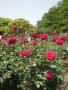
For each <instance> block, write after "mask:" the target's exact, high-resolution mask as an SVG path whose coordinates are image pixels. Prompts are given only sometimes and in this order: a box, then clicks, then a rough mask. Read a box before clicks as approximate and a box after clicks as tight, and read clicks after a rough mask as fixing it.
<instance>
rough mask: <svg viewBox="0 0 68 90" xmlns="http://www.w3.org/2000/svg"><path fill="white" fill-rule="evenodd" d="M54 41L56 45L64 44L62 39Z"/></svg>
mask: <svg viewBox="0 0 68 90" xmlns="http://www.w3.org/2000/svg"><path fill="white" fill-rule="evenodd" d="M56 43H57V44H58V45H63V44H64V41H63V40H57V41H56Z"/></svg>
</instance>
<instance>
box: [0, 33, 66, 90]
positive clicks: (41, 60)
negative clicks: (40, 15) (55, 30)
mask: <svg viewBox="0 0 68 90" xmlns="http://www.w3.org/2000/svg"><path fill="white" fill-rule="evenodd" d="M35 35H36V34H35V32H34V33H31V36H32V37H34V36H35ZM37 37H39V38H36V39H35V40H31V41H28V40H27V39H25V36H22V37H19V38H16V37H12V38H9V39H8V38H7V40H6V41H5V42H3V40H1V42H0V84H1V85H2V87H5V86H6V87H15V86H17V87H26V88H28V87H29V86H30V88H32V90H36V89H37V90H56V89H57V88H58V87H59V85H60V84H62V83H63V82H64V70H65V68H64V63H65V62H66V60H64V56H60V54H61V53H62V54H64V51H63V50H65V45H64V42H63V40H60V42H59V41H56V42H52V41H48V34H38V35H37ZM57 44H59V45H57ZM62 47H63V48H62Z"/></svg>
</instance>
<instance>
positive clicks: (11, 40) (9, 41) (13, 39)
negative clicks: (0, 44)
mask: <svg viewBox="0 0 68 90" xmlns="http://www.w3.org/2000/svg"><path fill="white" fill-rule="evenodd" d="M16 41H17V39H16V38H15V37H12V38H11V39H10V40H8V42H7V44H8V45H11V44H14V43H16Z"/></svg>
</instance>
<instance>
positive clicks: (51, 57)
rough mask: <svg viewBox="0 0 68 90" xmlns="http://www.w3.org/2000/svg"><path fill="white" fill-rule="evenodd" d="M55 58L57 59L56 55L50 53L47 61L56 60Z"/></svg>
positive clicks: (47, 55)
mask: <svg viewBox="0 0 68 90" xmlns="http://www.w3.org/2000/svg"><path fill="white" fill-rule="evenodd" d="M55 58H56V54H55V53H54V52H53V51H49V52H48V53H47V54H46V59H48V60H54V59H55Z"/></svg>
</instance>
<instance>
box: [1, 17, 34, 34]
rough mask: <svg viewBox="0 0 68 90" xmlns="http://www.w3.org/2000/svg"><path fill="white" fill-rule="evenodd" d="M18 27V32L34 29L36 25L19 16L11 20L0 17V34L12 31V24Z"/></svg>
mask: <svg viewBox="0 0 68 90" xmlns="http://www.w3.org/2000/svg"><path fill="white" fill-rule="evenodd" d="M14 25H16V26H17V27H18V30H19V33H21V32H23V33H24V32H25V31H35V30H36V27H35V26H33V25H32V24H30V23H29V22H28V21H27V20H25V19H22V18H19V19H15V20H11V19H9V18H0V34H3V33H5V34H8V33H13V30H12V26H14Z"/></svg>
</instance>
